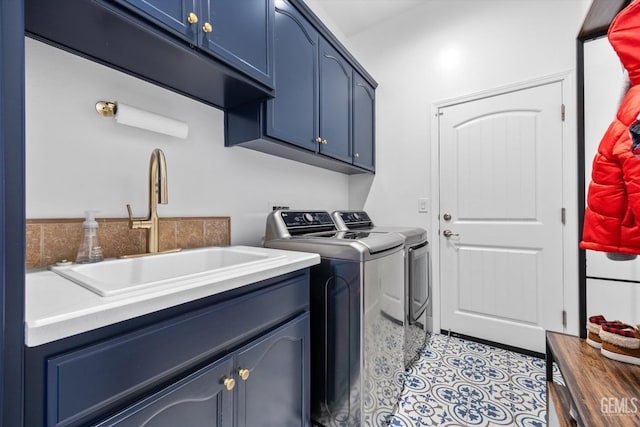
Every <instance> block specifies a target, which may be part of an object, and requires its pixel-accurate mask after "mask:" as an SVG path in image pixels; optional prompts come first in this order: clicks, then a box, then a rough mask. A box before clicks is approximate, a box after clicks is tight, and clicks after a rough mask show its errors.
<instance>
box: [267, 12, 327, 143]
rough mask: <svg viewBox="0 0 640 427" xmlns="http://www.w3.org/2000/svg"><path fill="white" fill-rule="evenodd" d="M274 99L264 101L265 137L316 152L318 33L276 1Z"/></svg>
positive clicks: (298, 15) (317, 134) (299, 16)
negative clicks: (265, 104) (265, 116)
mask: <svg viewBox="0 0 640 427" xmlns="http://www.w3.org/2000/svg"><path fill="white" fill-rule="evenodd" d="M274 54H275V55H274V58H275V60H274V63H275V87H276V97H275V98H273V99H270V100H268V101H267V106H266V109H267V122H266V126H265V127H266V129H265V132H266V134H267V135H269V136H271V137H273V138H278V139H280V140H283V141H285V142H288V143H290V144H294V145H296V146H298V147H302V148H306V149H308V150H312V151H317V149H318V148H317V147H318V143H317V142H316V138H317V137H318V136H319V133H318V33H317V32H316V30H314V29H313V27H311V25H309V24H308V23H307V21H306V20H305V19H304V17H303V16H302V15H300V14H299V13H298V11H297V10H295V9H294V8H293V7H292V6H291V5H290V4H289V3H286V2H285V1H283V0H277V1H276V15H275V29H274Z"/></svg>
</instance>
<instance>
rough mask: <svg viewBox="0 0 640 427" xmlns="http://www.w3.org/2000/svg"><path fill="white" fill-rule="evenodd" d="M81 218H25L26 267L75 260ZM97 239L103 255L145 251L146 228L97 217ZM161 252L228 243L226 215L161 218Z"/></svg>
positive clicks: (79, 237)
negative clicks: (130, 227)
mask: <svg viewBox="0 0 640 427" xmlns="http://www.w3.org/2000/svg"><path fill="white" fill-rule="evenodd" d="M83 221H84V219H83V218H68V219H27V221H26V224H27V229H26V240H27V241H26V248H27V249H26V268H27V269H33V268H41V267H46V266H48V265H51V264H55V263H56V262H58V261H63V260H69V261H74V260H75V259H76V253H77V251H78V246H79V245H80V241H81V239H82V236H83V230H82V222H83ZM96 221H98V224H99V227H98V240H99V242H100V246H102V251H103V253H104V257H105V258H112V257H118V256H122V255H135V254H141V253H144V252H146V246H147V236H146V231H145V230H131V229H129V220H128V219H127V218H106V219H100V218H97V219H96ZM159 233H160V251H166V250H170V249H176V248H182V249H189V248H198V247H203V246H228V245H229V244H230V242H231V219H230V218H229V217H193V218H189V217H186V218H185V217H176V218H160V230H159Z"/></svg>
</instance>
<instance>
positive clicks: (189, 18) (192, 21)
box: [187, 12, 198, 24]
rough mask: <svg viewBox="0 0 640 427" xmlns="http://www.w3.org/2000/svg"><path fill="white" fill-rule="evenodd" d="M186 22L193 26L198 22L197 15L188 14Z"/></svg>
mask: <svg viewBox="0 0 640 427" xmlns="http://www.w3.org/2000/svg"><path fill="white" fill-rule="evenodd" d="M187 21H189V24H195V23H196V22H198V15H196V14H195V13H193V12H190V13H189V16H187Z"/></svg>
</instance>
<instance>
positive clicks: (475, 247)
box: [440, 82, 564, 352]
mask: <svg viewBox="0 0 640 427" xmlns="http://www.w3.org/2000/svg"><path fill="white" fill-rule="evenodd" d="M561 103H562V84H561V83H560V82H554V83H549V84H545V85H540V86H535V87H530V88H527V89H522V90H519V91H514V92H509V93H506V94H501V95H496V96H490V97H486V98H481V99H477V100H473V101H469V102H465V103H461V104H458V105H454V106H451V107H446V108H443V109H441V110H440V112H441V113H442V115H441V116H440V171H441V172H440V207H441V212H440V218H441V219H440V253H441V288H442V307H443V312H442V327H443V329H451V330H453V331H455V332H458V333H462V334H465V335H470V336H474V337H478V338H482V339H486V340H490V341H495V342H499V343H503V344H507V345H511V346H515V347H520V348H524V349H528V350H533V351H537V352H543V351H544V333H545V330H546V329H551V330H560V331H561V330H562V310H563V307H564V303H563V266H562V247H563V241H562V222H561V212H562V211H561V210H562V120H561V115H560V106H561ZM445 214H449V215H450V220H446V219H445ZM444 230H449V231H450V232H451V233H452V234H451V235H450V236H449V237H446V236H444V234H443V231H444Z"/></svg>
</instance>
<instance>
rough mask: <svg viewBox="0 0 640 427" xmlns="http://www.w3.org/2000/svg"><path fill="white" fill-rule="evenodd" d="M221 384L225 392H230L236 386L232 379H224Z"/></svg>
mask: <svg viewBox="0 0 640 427" xmlns="http://www.w3.org/2000/svg"><path fill="white" fill-rule="evenodd" d="M222 384H224V386H225V387H226V388H227V390H229V391H231V390H233V388H234V387H235V386H236V380H234V379H233V378H225V379H224V381H223V382H222Z"/></svg>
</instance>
